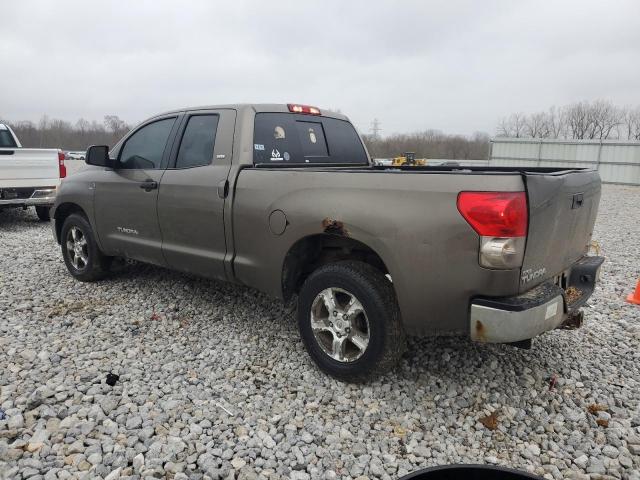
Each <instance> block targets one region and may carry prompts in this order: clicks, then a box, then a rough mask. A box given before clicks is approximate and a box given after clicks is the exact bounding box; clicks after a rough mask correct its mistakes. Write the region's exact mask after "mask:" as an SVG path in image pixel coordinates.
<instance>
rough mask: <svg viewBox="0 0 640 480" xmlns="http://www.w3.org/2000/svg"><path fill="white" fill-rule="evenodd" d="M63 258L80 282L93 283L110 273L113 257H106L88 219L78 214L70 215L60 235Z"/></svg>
mask: <svg viewBox="0 0 640 480" xmlns="http://www.w3.org/2000/svg"><path fill="white" fill-rule="evenodd" d="M60 243H61V247H62V257H63V258H64V263H65V264H66V266H67V269H68V270H69V273H70V274H71V275H73V276H74V277H75V278H77V279H78V280H80V281H83V282H93V281H95V280H100V279H101V278H104V277H105V276H106V275H107V273H109V267H110V265H111V260H112V257H108V256H106V255H104V254H103V253H102V252H101V251H100V248H98V244H97V243H96V240H95V236H94V235H93V231H92V229H91V225H90V224H89V222H88V221H87V219H86V218H85V217H84V216H83V215H80V214H78V213H74V214H72V215H69V216H68V217H67V219H66V220H65V221H64V224H63V225H62V231H61V234H60Z"/></svg>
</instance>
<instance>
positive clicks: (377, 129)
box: [371, 118, 382, 138]
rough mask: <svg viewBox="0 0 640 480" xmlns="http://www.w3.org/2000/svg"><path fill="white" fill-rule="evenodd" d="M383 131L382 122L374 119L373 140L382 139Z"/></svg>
mask: <svg viewBox="0 0 640 480" xmlns="http://www.w3.org/2000/svg"><path fill="white" fill-rule="evenodd" d="M381 131H382V128H380V120H378V119H377V118H374V119H373V122H371V135H372V136H373V138H380V132H381Z"/></svg>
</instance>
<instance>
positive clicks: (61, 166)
mask: <svg viewBox="0 0 640 480" xmlns="http://www.w3.org/2000/svg"><path fill="white" fill-rule="evenodd" d="M58 173H59V174H60V175H59V176H60V178H65V177H66V176H67V167H65V165H64V152H62V151H58Z"/></svg>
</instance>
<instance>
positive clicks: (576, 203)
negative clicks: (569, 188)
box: [571, 193, 584, 210]
mask: <svg viewBox="0 0 640 480" xmlns="http://www.w3.org/2000/svg"><path fill="white" fill-rule="evenodd" d="M583 203H584V194H582V193H576V194H574V195H573V204H572V205H571V208H572V209H573V210H575V209H576V208H580V207H581V206H582V204H583Z"/></svg>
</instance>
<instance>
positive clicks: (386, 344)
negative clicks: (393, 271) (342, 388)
mask: <svg viewBox="0 0 640 480" xmlns="http://www.w3.org/2000/svg"><path fill="white" fill-rule="evenodd" d="M328 288H335V289H338V290H344V291H346V292H348V293H350V294H351V296H353V297H356V299H357V300H358V301H359V302H360V303H361V304H362V307H363V308H364V312H365V315H366V321H367V331H368V335H369V338H368V344H367V346H366V348H365V349H364V350H363V352H364V353H361V354H360V355H361V356H360V357H359V358H356V359H354V360H353V361H349V362H345V361H338V360H336V359H334V358H332V356H330V355H329V354H328V353H326V352H325V350H323V347H322V346H321V344H320V342H319V341H318V339H317V338H316V335H315V334H314V331H313V329H312V327H311V315H312V313H311V312H312V308H313V305H314V301H315V300H316V297H318V295H319V294H320V293H321V292H323V291H324V290H326V289H328ZM321 308H322V307H321ZM297 318H298V328H299V330H300V336H301V337H302V341H303V343H304V345H305V347H306V349H307V351H308V352H309V355H310V356H311V358H312V359H313V360H314V362H315V363H316V364H317V365H318V367H319V368H320V369H321V370H322V371H324V372H325V373H327V374H329V375H331V376H333V377H334V378H336V379H338V380H342V381H347V382H364V381H367V380H369V379H371V378H373V377H375V376H377V375H380V374H381V373H383V372H385V371H387V370H389V369H391V368H393V367H394V366H395V365H396V364H397V363H398V361H399V359H400V357H401V355H402V353H403V352H404V351H405V349H406V339H405V335H404V331H403V329H402V323H401V318H400V310H399V308H398V303H397V301H396V296H395V293H394V291H393V286H392V284H391V282H390V281H389V280H388V279H387V278H386V277H385V276H384V275H383V274H382V273H381V272H380V271H379V270H378V269H376V268H374V267H372V266H371V265H368V264H366V263H362V262H357V261H344V262H337V263H331V264H327V265H324V266H322V267H320V268H318V269H317V270H316V271H314V272H313V273H312V274H311V275H310V276H309V277H308V278H307V280H306V281H305V282H304V284H303V286H302V289H301V290H300V293H299V296H298V313H297ZM331 335H333V338H335V335H334V334H333V333H331ZM325 348H326V346H325Z"/></svg>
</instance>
